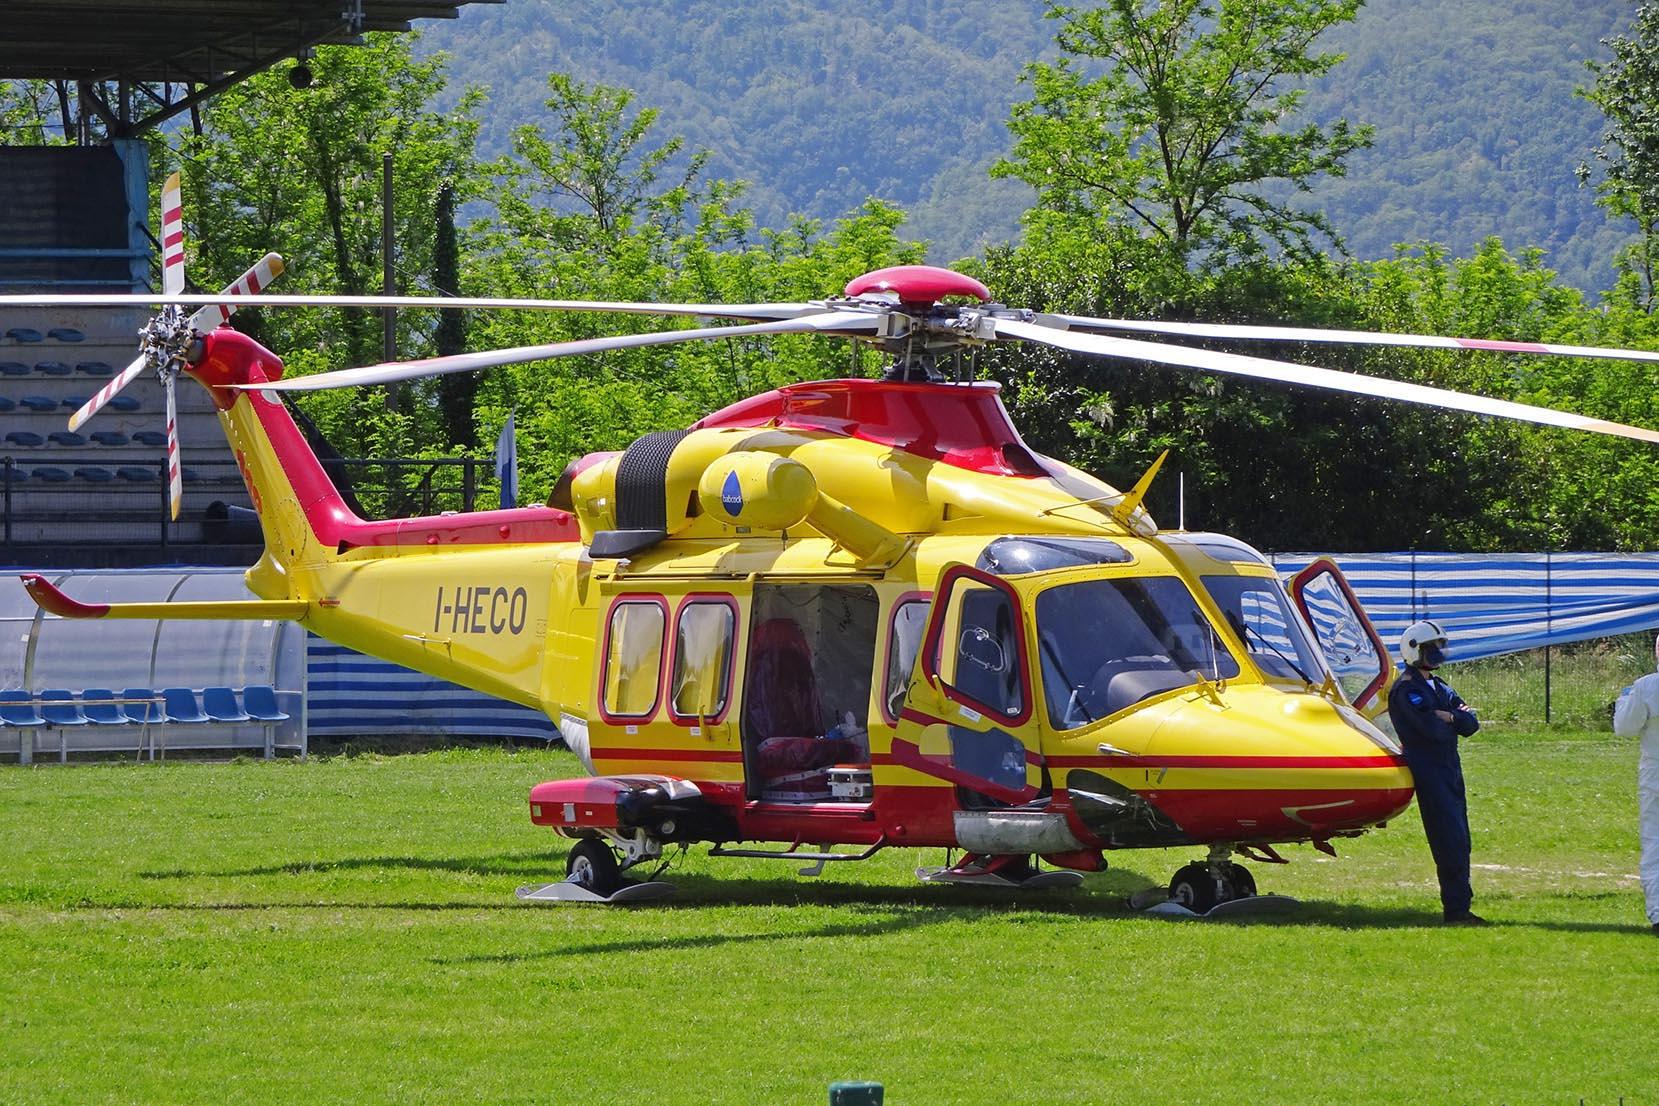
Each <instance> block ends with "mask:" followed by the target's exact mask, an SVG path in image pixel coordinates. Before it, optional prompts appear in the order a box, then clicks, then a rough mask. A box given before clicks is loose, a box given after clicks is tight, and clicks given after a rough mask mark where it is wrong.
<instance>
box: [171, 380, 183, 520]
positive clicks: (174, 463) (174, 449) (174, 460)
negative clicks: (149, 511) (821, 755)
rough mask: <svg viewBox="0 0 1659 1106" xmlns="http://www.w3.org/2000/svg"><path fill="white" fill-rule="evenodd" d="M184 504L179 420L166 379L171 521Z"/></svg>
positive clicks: (176, 518)
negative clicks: (180, 464)
mask: <svg viewBox="0 0 1659 1106" xmlns="http://www.w3.org/2000/svg"><path fill="white" fill-rule="evenodd" d="M183 502H184V479H183V475H182V473H181V471H180V469H179V419H178V409H177V404H176V401H175V400H174V398H173V377H172V376H168V377H167V505H168V508H169V510H170V511H171V512H172V517H173V520H174V521H175V522H176V521H177V520H178V517H179V507H180V506H181V505H182V504H183Z"/></svg>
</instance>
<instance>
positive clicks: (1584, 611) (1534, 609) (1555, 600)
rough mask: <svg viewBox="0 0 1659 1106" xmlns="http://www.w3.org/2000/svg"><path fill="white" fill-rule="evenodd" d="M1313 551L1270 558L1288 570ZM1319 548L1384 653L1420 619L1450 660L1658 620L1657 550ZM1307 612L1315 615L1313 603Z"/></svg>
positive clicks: (1646, 626) (1643, 626) (1657, 624)
mask: <svg viewBox="0 0 1659 1106" xmlns="http://www.w3.org/2000/svg"><path fill="white" fill-rule="evenodd" d="M1320 556H1327V554H1317V553H1282V554H1274V555H1273V556H1272V558H1271V559H1272V561H1273V566H1274V568H1275V569H1277V570H1278V571H1279V573H1280V574H1281V575H1284V576H1289V575H1290V574H1291V573H1293V572H1296V571H1297V570H1299V569H1301V568H1302V567H1304V566H1305V565H1307V564H1309V563H1310V562H1312V561H1314V560H1315V559H1317V558H1318V557H1320ZM1328 556H1330V558H1331V559H1332V560H1334V561H1335V562H1336V563H1337V565H1338V566H1339V567H1340V568H1341V569H1342V574H1343V575H1344V576H1346V577H1347V578H1348V582H1349V584H1350V585H1351V586H1352V587H1353V589H1354V591H1355V593H1356V594H1357V595H1358V597H1359V599H1360V602H1361V603H1363V604H1364V606H1365V612H1366V614H1367V615H1368V616H1369V617H1370V619H1371V622H1372V624H1373V625H1375V626H1376V628H1377V631H1378V633H1380V634H1381V635H1382V639H1383V641H1384V642H1386V643H1387V644H1388V647H1389V649H1390V651H1393V650H1394V649H1395V648H1396V647H1397V645H1398V642H1399V638H1400V633H1401V632H1402V631H1403V630H1404V629H1405V628H1406V627H1407V626H1409V625H1411V623H1413V622H1415V621H1416V620H1418V619H1420V618H1429V619H1433V620H1435V621H1436V622H1439V623H1440V624H1441V625H1442V626H1444V627H1445V628H1446V630H1447V632H1448V633H1450V634H1451V636H1452V649H1453V657H1454V659H1456V660H1460V661H1466V660H1478V659H1479V658H1481V657H1491V656H1497V655H1499V654H1502V653H1516V652H1520V651H1523V650H1527V649H1536V648H1540V647H1542V646H1545V645H1561V644H1565V643H1567V642H1572V641H1586V640H1589V639H1591V638H1599V637H1610V636H1612V635H1615V634H1627V633H1634V632H1636V631H1638V630H1652V629H1655V628H1659V553H1352V554H1348V553H1344V554H1328ZM1312 613H1313V615H1314V618H1315V620H1316V621H1319V620H1320V611H1319V609H1318V607H1317V605H1315V606H1314V609H1313V611H1312ZM1395 659H1396V660H1398V659H1399V658H1398V656H1397V655H1396V656H1395Z"/></svg>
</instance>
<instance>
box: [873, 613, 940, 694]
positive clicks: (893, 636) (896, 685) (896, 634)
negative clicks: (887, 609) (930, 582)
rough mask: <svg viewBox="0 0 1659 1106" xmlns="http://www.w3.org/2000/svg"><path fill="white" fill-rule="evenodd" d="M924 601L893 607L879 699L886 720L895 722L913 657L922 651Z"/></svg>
mask: <svg viewBox="0 0 1659 1106" xmlns="http://www.w3.org/2000/svg"><path fill="white" fill-rule="evenodd" d="M930 606H931V604H929V602H928V601H927V600H926V599H907V600H905V601H904V602H902V603H900V604H898V606H896V607H894V608H893V627H892V631H891V632H890V633H889V634H888V637H887V685H886V693H885V694H884V695H883V696H882V706H883V707H884V708H885V709H886V716H887V721H889V722H897V721H898V720H899V711H901V710H903V709H904V700H905V696H906V695H907V694H909V691H910V676H911V673H913V672H914V671H915V670H916V654H918V653H920V652H921V651H922V635H923V632H924V631H925V630H926V629H927V612H928V608H929V607H930Z"/></svg>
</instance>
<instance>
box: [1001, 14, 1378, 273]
mask: <svg viewBox="0 0 1659 1106" xmlns="http://www.w3.org/2000/svg"><path fill="white" fill-rule="evenodd" d="M1359 5H1360V0H1108V3H1107V4H1106V6H1105V7H1102V8H1096V9H1092V10H1088V11H1082V10H1079V9H1074V8H1068V7H1064V6H1062V5H1060V4H1053V5H1051V6H1050V8H1049V10H1048V17H1049V18H1050V19H1054V20H1057V21H1058V22H1059V23H1060V30H1059V32H1058V34H1057V35H1056V41H1057V42H1058V43H1059V46H1060V48H1061V49H1062V50H1063V51H1064V52H1065V54H1066V55H1067V56H1066V57H1063V58H1061V59H1060V61H1059V62H1057V63H1056V64H1053V65H1048V64H1044V63H1037V64H1033V65H1031V66H1029V67H1028V68H1027V70H1026V72H1025V76H1024V77H1023V78H1022V79H1023V80H1025V81H1027V82H1028V83H1029V84H1030V85H1031V87H1032V90H1033V92H1034V97H1033V98H1032V99H1031V100H1029V101H1027V102H1025V103H1021V104H1016V105H1015V106H1014V108H1013V111H1012V114H1011V116H1010V119H1009V124H1008V126H1009V130H1010V131H1012V132H1013V135H1014V147H1013V151H1012V152H1011V154H1010V155H1009V156H1008V157H1006V158H1004V159H1002V160H1000V161H998V162H997V163H996V165H995V166H994V167H993V169H992V173H993V175H995V176H1003V177H1018V178H1019V179H1021V180H1023V181H1025V182H1026V183H1027V184H1030V185H1031V186H1032V187H1033V188H1035V189H1037V192H1038V203H1039V207H1040V208H1042V209H1044V210H1046V211H1049V212H1058V213H1062V214H1064V215H1067V216H1070V217H1073V218H1076V219H1081V220H1083V221H1086V222H1090V223H1096V224H1103V225H1104V226H1106V227H1110V228H1114V229H1116V230H1119V231H1127V232H1129V233H1131V234H1133V235H1136V236H1139V237H1148V238H1151V239H1153V240H1155V241H1156V242H1157V243H1159V244H1160V245H1162V246H1163V247H1164V248H1166V249H1167V250H1168V251H1169V252H1171V253H1172V254H1173V255H1174V256H1175V257H1177V258H1178V259H1180V260H1181V261H1182V262H1183V263H1186V262H1188V261H1190V260H1192V259H1194V258H1195V257H1203V258H1205V259H1206V261H1207V262H1208V263H1212V264H1213V263H1215V262H1216V261H1218V260H1220V261H1226V260H1229V259H1235V258H1240V257H1250V256H1255V255H1258V254H1260V253H1261V252H1263V251H1264V249H1266V248H1267V247H1269V246H1271V247H1276V248H1278V249H1279V250H1282V251H1288V252H1291V253H1295V254H1299V255H1303V256H1306V255H1310V254H1311V253H1312V252H1313V240H1314V238H1315V237H1316V236H1318V235H1324V236H1327V237H1332V238H1334V234H1333V233H1332V231H1331V228H1330V227H1329V226H1328V225H1327V223H1326V221H1325V219H1324V217H1323V216H1322V215H1320V214H1319V213H1317V212H1312V211H1303V210H1299V209H1297V208H1295V207H1293V206H1291V205H1290V204H1289V203H1288V202H1285V201H1283V200H1281V199H1277V198H1275V197H1274V194H1273V188H1275V187H1278V188H1282V187H1283V186H1284V185H1287V184H1288V185H1289V186H1291V187H1293V188H1295V189H1300V190H1304V191H1305V190H1306V189H1307V186H1308V181H1310V180H1311V179H1312V178H1314V177H1316V176H1318V175H1320V174H1322V173H1333V174H1341V172H1342V170H1343V161H1344V159H1345V158H1346V157H1347V155H1348V154H1349V153H1350V152H1351V151H1353V150H1355V149H1357V148H1359V147H1362V146H1365V145H1367V144H1368V143H1369V141H1370V129H1369V128H1367V127H1353V126H1350V125H1349V123H1348V122H1347V120H1345V119H1338V120H1336V121H1334V122H1332V123H1331V124H1330V125H1329V126H1320V125H1318V124H1314V123H1309V124H1306V125H1305V126H1302V127H1299V128H1296V127H1292V126H1290V125H1289V124H1288V120H1289V118H1290V116H1292V115H1293V114H1294V113H1295V110H1296V107H1297V104H1298V103H1299V102H1300V100H1301V99H1302V96H1303V91H1304V90H1303V88H1302V87H1301V84H1300V83H1298V82H1301V83H1306V82H1307V81H1308V80H1311V79H1313V78H1316V77H1320V76H1323V75H1324V74H1325V73H1327V72H1328V71H1329V70H1330V69H1331V67H1332V66H1334V65H1336V64H1337V62H1339V61H1340V60H1342V56H1341V55H1340V54H1333V53H1326V54H1315V53H1311V52H1310V51H1311V48H1312V45H1313V41H1314V39H1315V38H1317V37H1318V35H1319V34H1320V33H1321V32H1322V31H1324V30H1325V29H1326V28H1328V27H1330V26H1331V25H1333V24H1335V23H1340V22H1346V21H1348V20H1351V19H1352V18H1353V17H1354V14H1355V12H1356V11H1357V10H1358V8H1359ZM1091 62H1100V63H1103V71H1102V72H1101V73H1100V75H1099V76H1097V77H1090V76H1089V75H1088V73H1087V72H1085V69H1086V68H1093V66H1092V65H1090V64H1089V63H1091Z"/></svg>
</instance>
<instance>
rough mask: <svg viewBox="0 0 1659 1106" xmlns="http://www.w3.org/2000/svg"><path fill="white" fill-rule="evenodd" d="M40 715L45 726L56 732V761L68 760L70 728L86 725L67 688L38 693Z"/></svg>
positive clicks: (49, 689) (72, 695)
mask: <svg viewBox="0 0 1659 1106" xmlns="http://www.w3.org/2000/svg"><path fill="white" fill-rule="evenodd" d="M40 713H41V717H43V718H45V719H46V724H47V725H48V726H50V727H51V728H52V729H54V730H57V731H58V759H59V760H60V761H63V762H65V763H67V762H68V760H69V734H68V730H69V729H70V727H72V726H84V725H86V715H84V714H82V713H81V705H80V704H79V703H77V702H76V701H75V696H74V693H72V692H71V691H69V689H68V688H62V687H52V688H47V689H46V690H45V691H42V692H41V693H40Z"/></svg>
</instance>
